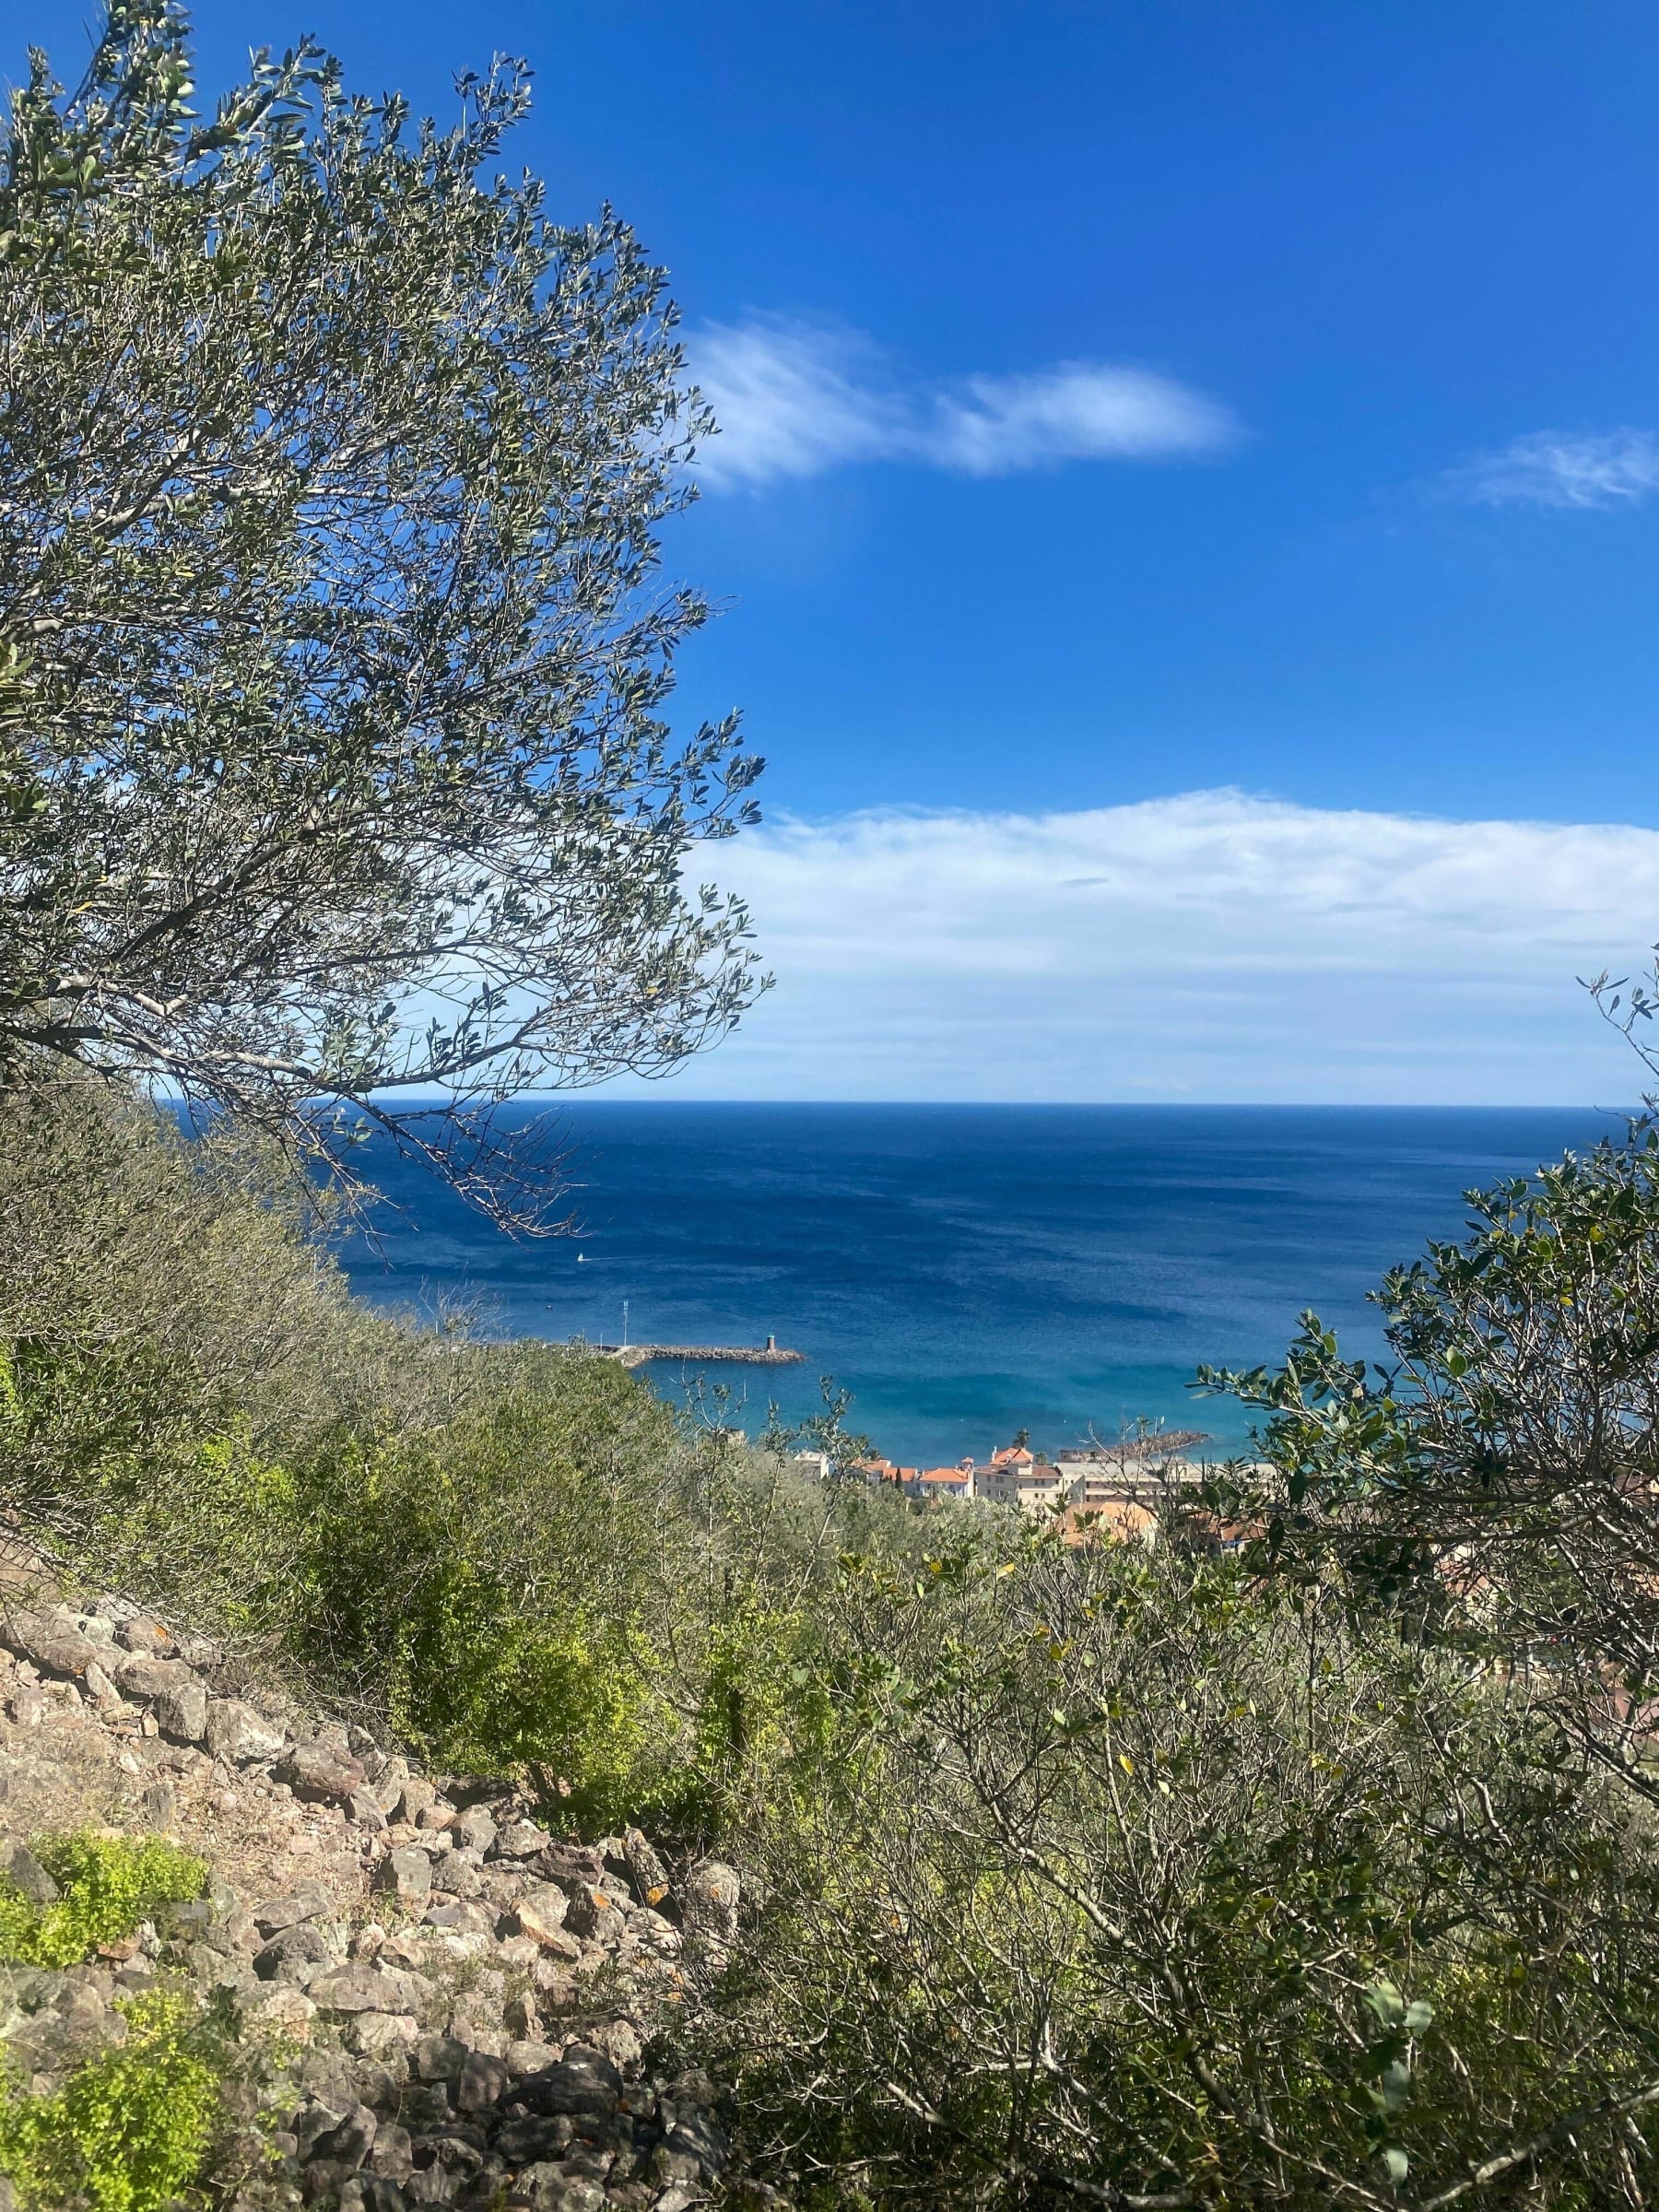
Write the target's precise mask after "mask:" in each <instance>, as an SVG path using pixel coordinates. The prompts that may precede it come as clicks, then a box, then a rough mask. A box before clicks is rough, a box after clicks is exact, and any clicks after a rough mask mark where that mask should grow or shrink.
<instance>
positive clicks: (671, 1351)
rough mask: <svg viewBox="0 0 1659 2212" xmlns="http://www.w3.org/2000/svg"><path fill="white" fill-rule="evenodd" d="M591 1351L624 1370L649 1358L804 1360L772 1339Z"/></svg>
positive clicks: (791, 1363)
mask: <svg viewBox="0 0 1659 2212" xmlns="http://www.w3.org/2000/svg"><path fill="white" fill-rule="evenodd" d="M591 1348H592V1349H593V1350H594V1351H595V1352H597V1353H598V1354H599V1356H600V1358H601V1359H617V1360H620V1362H621V1363H622V1365H623V1366H624V1367H643V1366H644V1365H645V1364H646V1362H647V1361H648V1360H652V1359H681V1360H684V1361H685V1362H686V1363H687V1364H688V1366H693V1367H713V1366H715V1365H717V1364H719V1365H732V1366H739V1367H798V1366H799V1365H800V1364H801V1362H802V1361H803V1360H804V1359H806V1353H805V1352H791V1351H786V1350H785V1349H784V1348H783V1347H782V1346H781V1345H780V1344H779V1343H778V1340H777V1338H776V1337H775V1336H769V1337H768V1338H767V1340H766V1342H765V1343H764V1344H595V1345H594V1346H593V1347H591Z"/></svg>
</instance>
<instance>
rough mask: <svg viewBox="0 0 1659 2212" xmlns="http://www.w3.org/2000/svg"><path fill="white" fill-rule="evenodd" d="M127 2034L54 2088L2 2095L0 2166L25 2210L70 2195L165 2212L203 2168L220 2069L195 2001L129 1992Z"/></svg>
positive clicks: (122, 2208) (96, 2204) (100, 2207)
mask: <svg viewBox="0 0 1659 2212" xmlns="http://www.w3.org/2000/svg"><path fill="white" fill-rule="evenodd" d="M120 2009H121V2011H122V2012H123V2013H124V2016H125V2018H126V2024H127V2036H126V2041H125V2042H124V2044H122V2045H121V2047H120V2048H119V2049H117V2050H113V2051H109V2052H106V2053H104V2054H103V2056H101V2057H100V2058H97V2059H94V2060H92V2061H91V2062H90V2063H89V2064H88V2065H84V2066H81V2067H79V2068H78V2069H77V2070H76V2072H75V2073H74V2074H73V2075H71V2076H70V2077H69V2079H68V2080H67V2081H66V2082H65V2084H64V2086H63V2088H60V2089H58V2090H57V2091H55V2092H54V2094H53V2095H52V2096H50V2097H31V2096H29V2095H28V2094H27V2093H26V2092H25V2091H23V2090H22V2089H21V2088H18V2087H16V2086H14V2087H12V2088H9V2089H8V2090H7V2091H6V2094H5V2095H4V2096H3V2097H0V2172H3V2173H5V2174H6V2175H7V2176H8V2177H9V2179H10V2181H11V2183H12V2185H13V2188H14V2190H15V2192H16V2194H17V2197H18V2204H19V2206H20V2207H22V2212H36V2208H37V2207H39V2208H40V2212H46V2208H47V2207H55V2206H63V2205H67V2204H78V2205H88V2206H91V2207H92V2208H93V2212H161V2207H162V2206H165V2205H168V2204H170V2203H171V2201H172V2199H173V2198H175V2197H176V2196H177V2195H178V2194H179V2193H180V2191H181V2190H182V2189H184V2188H186V2187H187V2186H188V2185H189V2183H191V2181H192V2180H194V2176H195V2175H196V2173H197V2171H199V2169H200V2167H201V2164H202V2161H203V2159H204V2157H205V2155H206V2150H207V2147H208V2143H209V2141H210V2139H211V2136H212V2133H213V2126H214V2122H215V2119H216V2117H217V2114H218V2081H219V2076H218V2067H217V2066H216V2065H215V2064H214V2063H213V2060H212V2058H211V2056H210V2054H209V2053H208V2051H207V2049H206V2045H205V2043H204V2042H203V2040H202V2036H201V2032H200V2030H201V2016H200V2015H199V2014H198V2012H197V2010H196V2008H195V2006H194V2005H193V2004H192V2003H191V2001H190V2000H189V1999H188V1998H186V1997H182V1996H179V1995H176V1994H171V1993H169V1992H166V1991H160V1990H149V1991H146V1992H145V1993H144V1994H142V1995H139V1996H135V1997H130V1998H126V1999H124V2000H123V2001H122V2002H121V2005H120Z"/></svg>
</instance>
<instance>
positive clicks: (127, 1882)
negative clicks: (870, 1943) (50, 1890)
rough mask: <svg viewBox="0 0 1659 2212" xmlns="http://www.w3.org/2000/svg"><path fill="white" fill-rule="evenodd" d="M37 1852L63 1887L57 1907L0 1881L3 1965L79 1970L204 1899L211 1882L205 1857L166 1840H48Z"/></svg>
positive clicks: (66, 1837) (79, 1837) (73, 1837)
mask: <svg viewBox="0 0 1659 2212" xmlns="http://www.w3.org/2000/svg"><path fill="white" fill-rule="evenodd" d="M34 1853H35V1856H36V1857H37V1858H38V1859H39V1860H40V1862H41V1865H42V1866H44V1867H45V1869H46V1871H47V1873H48V1874H50V1875H51V1877H52V1878H53V1881H54V1882H56V1884H57V1886H58V1889H59V1892H60V1894H59V1896H58V1897H57V1899H56V1900H54V1902H53V1903H51V1904H48V1905H40V1904H36V1903H34V1902H33V1901H32V1900H30V1899H29V1898H27V1897H25V1896H23V1894H22V1893H21V1891H19V1890H18V1888H15V1887H14V1886H13V1885H12V1884H10V1883H8V1882H6V1881H4V1880H0V1959H5V1960H7V1961H13V1962H16V1963H18V1964H19V1965H24V1966H48V1967H63V1966H75V1965H76V1964H78V1963H79V1961H80V1960H82V1959H89V1958H90V1957H91V1956H92V1954H93V1952H95V1951H96V1950H98V1949H99V1948H100V1946H102V1945H104V1944H112V1943H120V1942H122V1941H124V1939H125V1937H127V1936H129V1935H131V1934H132V1933H133V1931H134V1929H135V1928H136V1927H137V1925H138V1924H139V1922H140V1921H143V1920H154V1919H156V1918H157V1917H158V1916H159V1914H162V1913H164V1912H166V1910H167V1908H168V1907H169V1906H170V1905H175V1904H183V1903H186V1902H187V1901H188V1900H190V1899H192V1898H195V1897H199V1896H200V1895H201V1893H202V1887H203V1884H204V1883H205V1882H206V1878H207V1870H206V1867H205V1866H204V1865H203V1864H202V1862H201V1860H200V1859H194V1858H192V1857H191V1856H190V1855H189V1853H186V1852H182V1851H181V1850H180V1849H179V1848H178V1846H177V1844H175V1843H170V1842H168V1841H167V1840H166V1838H165V1837H162V1836H136V1837H131V1836H119V1837H117V1836H98V1835H92V1834H89V1833H85V1832H82V1833H77V1834H74V1835H64V1836H47V1837H43V1838H41V1840H40V1841H38V1842H37V1843H36V1844H35V1845H34Z"/></svg>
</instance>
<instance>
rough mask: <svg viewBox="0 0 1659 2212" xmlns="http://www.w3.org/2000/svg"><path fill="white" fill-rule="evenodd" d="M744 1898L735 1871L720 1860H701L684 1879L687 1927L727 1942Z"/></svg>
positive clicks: (704, 1936)
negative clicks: (739, 1905) (740, 1902)
mask: <svg viewBox="0 0 1659 2212" xmlns="http://www.w3.org/2000/svg"><path fill="white" fill-rule="evenodd" d="M742 1895H743V1888H742V1884H741V1883H740V1882H739V1881H738V1878H737V1875H736V1872H735V1869H734V1868H732V1867H730V1866H728V1865H726V1864H725V1862H724V1860H722V1859H700V1860H699V1861H698V1863H697V1865H695V1866H693V1867H692V1869H691V1871H690V1873H689V1874H688V1876H687V1877H686V1925H687V1927H688V1928H689V1929H690V1930H691V1931H692V1932H693V1933H694V1934H695V1935H700V1936H702V1937H703V1938H704V1939H705V1940H712V1941H713V1942H716V1943H730V1942H731V1941H732V1940H733V1939H734V1937H735V1935H736V1933H737V1907H738V1903H739V1901H740V1900H741V1898H742Z"/></svg>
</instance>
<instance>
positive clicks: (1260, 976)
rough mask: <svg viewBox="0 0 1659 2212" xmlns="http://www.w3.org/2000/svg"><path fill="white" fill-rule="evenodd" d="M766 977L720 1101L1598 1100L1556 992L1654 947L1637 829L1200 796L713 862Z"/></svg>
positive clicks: (956, 825)
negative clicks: (749, 910)
mask: <svg viewBox="0 0 1659 2212" xmlns="http://www.w3.org/2000/svg"><path fill="white" fill-rule="evenodd" d="M721 873H722V876H723V878H729V879H730V880H731V881H732V882H733V884H734V885H735V888H740V889H742V890H743V891H745V892H746V893H747V895H748V896H749V898H750V900H751V901H752V904H753V909H754V912H755V917H756V924H757V927H758V930H759V942H760V946H761V948H762V950H763V952H764V954H765V956H766V958H767V959H768V960H769V962H771V964H772V965H773V966H774V967H775V969H776V971H777V974H778V978H779V982H778V987H777V989H776V991H775V992H774V993H773V994H771V995H770V996H769V997H768V998H767V999H766V1000H765V1001H764V1002H763V1003H762V1005H761V1006H759V1008H758V1009H757V1010H756V1012H755V1013H754V1014H753V1015H752V1016H751V1017H750V1018H749V1019H748V1021H747V1023H746V1025H745V1027H744V1029H743V1030H742V1031H741V1032H740V1033H739V1035H738V1036H737V1037H736V1038H735V1039H734V1040H732V1041H730V1042H728V1043H727V1044H726V1045H724V1046H723V1047H722V1048H721V1050H720V1051H719V1052H717V1053H712V1054H708V1055H705V1056H704V1057H702V1058H700V1060H698V1061H697V1062H696V1063H694V1064H693V1065H692V1066H691V1068H689V1069H688V1071H687V1073H686V1075H685V1077H682V1078H681V1084H682V1086H683V1088H685V1089H686V1090H688V1091H696V1092H699V1093H700V1094H702V1095H710V1096H724V1097H735V1098H743V1097H751V1098H766V1097H780V1098H790V1097H795V1098H800V1097H805V1098H812V1097H818V1098H843V1097H871V1098H937V1099H1006V1098H1019V1097H1022V1096H1023V1097H1031V1098H1038V1099H1044V1098H1047V1099H1077V1100H1085V1099H1099V1100H1110V1099H1123V1098H1136V1097H1170V1098H1182V1097H1190V1098H1206V1099H1238V1100H1355V1101H1361V1100H1373V1101H1387V1100H1395V1101H1409V1100H1423V1101H1443V1102H1451V1101H1456V1100H1465V1101H1469V1102H1490V1101H1499V1102H1501V1101H1504V1100H1513V1101H1517V1102H1520V1101H1524V1100H1535V1101H1545V1102H1551V1103H1572V1102H1575V1101H1593V1102H1596V1103H1601V1104H1615V1105H1617V1104H1618V1103H1619V1102H1620V1101H1621V1100H1627V1099H1629V1098H1631V1097H1632V1096H1633V1095H1634V1093H1635V1092H1636V1090H1637V1088H1639V1085H1638V1077H1639V1075H1640V1070H1639V1069H1638V1067H1637V1066H1636V1065H1635V1062H1634V1059H1633V1056H1632V1055H1631V1054H1630V1050H1629V1047H1628V1046H1626V1045H1624V1044H1623V1043H1622V1042H1621V1041H1619V1040H1618V1038H1616V1037H1615V1036H1614V1035H1613V1034H1612V1032H1611V1031H1609V1030H1607V1029H1606V1025H1604V1024H1602V1023H1601V1022H1599V1021H1598V1020H1597V1019H1596V1018H1595V1015H1594V1010H1593V1009H1592V1008H1591V1007H1590V1006H1589V1004H1588V1001H1587V1000H1586V998H1585V996H1584V994H1583V992H1582V991H1580V990H1579V989H1578V988H1577V986H1576V983H1575V981H1574V979H1575V977H1577V976H1581V975H1584V974H1586V973H1589V972H1591V971H1596V970H1599V969H1601V968H1603V967H1605V966H1609V965H1611V966H1615V967H1617V966H1618V965H1619V964H1620V963H1622V962H1624V961H1626V960H1629V959H1631V958H1633V957H1635V956H1637V955H1638V954H1639V953H1640V951H1641V947H1644V946H1645V945H1647V944H1648V943H1650V942H1651V941H1652V939H1653V937H1654V935H1659V832H1656V831H1653V830H1641V829H1634V828H1624V827H1619V826H1617V825H1613V826H1595V825H1590V826H1575V825H1558V824H1550V823H1536V822H1512V821H1488V822H1448V821H1438V820H1431V819H1424V818H1417V817H1412V816H1403V815H1391V814H1375V813H1358V812H1352V813H1350V812H1335V811H1325V810H1321V809H1316V808H1312V807H1304V806H1288V805H1284V804H1280V803H1276V802H1272V801H1265V800H1259V799H1253V798H1249V797H1246V796H1244V795H1242V794H1239V793H1236V792H1226V791H1222V792H1200V793H1195V794H1190V795H1187V796H1184V797H1180V798H1171V799H1160V800H1155V801H1150V802H1147V803H1146V804H1144V805H1140V806H1117V807H1103V808H1100V809H1096V810H1093V811H1090V812H1088V813H1076V814H1049V815H1040V816H1039V815H989V814H967V813H950V814H937V815H912V814H861V815H854V816H851V817H848V818H843V819H841V820H838V821H831V822H827V823H818V824H813V823H804V822H790V821H785V822H782V823H779V824H775V825H771V826H768V827H767V828H765V829H764V830H760V831H759V832H757V833H754V834H753V835H746V836H745V837H742V838H740V839H738V840H737V841H736V842H735V844H734V845H731V846H728V847H726V848H725V850H724V853H723V855H722V868H721Z"/></svg>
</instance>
